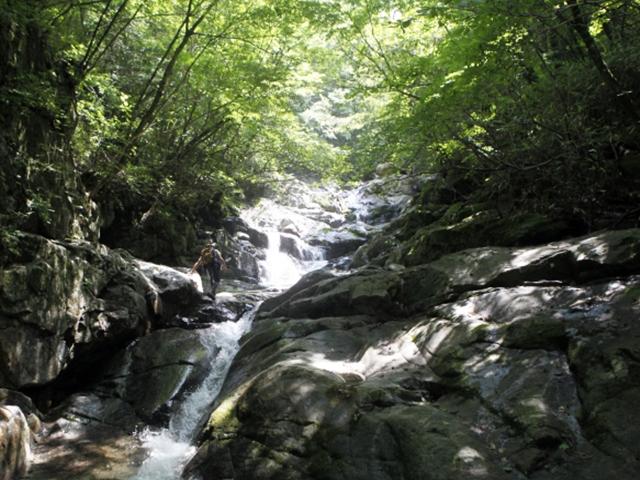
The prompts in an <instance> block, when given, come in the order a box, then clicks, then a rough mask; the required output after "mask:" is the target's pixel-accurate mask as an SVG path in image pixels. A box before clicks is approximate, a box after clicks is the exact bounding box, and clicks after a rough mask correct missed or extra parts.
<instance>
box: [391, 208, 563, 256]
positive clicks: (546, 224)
mask: <svg viewBox="0 0 640 480" xmlns="http://www.w3.org/2000/svg"><path fill="white" fill-rule="evenodd" d="M407 226H408V224H404V225H403V227H404V228H405V229H406V228H407ZM570 232H571V226H570V225H568V224H567V223H566V222H564V221H563V220H560V219H554V218H550V217H548V216H545V215H541V214H537V213H521V214H517V215H509V216H504V215H502V214H501V213H500V212H498V211H497V210H491V209H483V207H482V206H481V205H478V206H475V205H464V204H454V205H452V206H450V207H449V208H448V209H447V210H446V211H445V212H444V214H443V215H442V217H440V218H439V219H438V220H437V221H435V222H433V223H430V224H429V225H427V226H424V227H421V228H419V229H417V231H415V232H414V233H413V234H412V235H413V236H412V237H411V238H410V239H409V240H408V241H406V242H404V243H403V244H402V245H401V247H400V248H398V249H397V250H396V251H395V252H392V255H391V256H390V260H389V261H390V262H391V263H401V264H403V265H407V266H415V265H420V264H423V263H426V262H429V261H431V260H434V259H436V258H438V257H441V256H442V255H445V254H448V253H452V252H456V251H459V250H464V249H466V248H473V247H481V246H485V245H495V246H520V245H534V244H542V243H545V242H550V241H553V240H558V239H560V238H563V237H565V236H567V235H568V234H569V233H570ZM406 234H407V232H400V235H406Z"/></svg>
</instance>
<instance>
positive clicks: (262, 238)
mask: <svg viewBox="0 0 640 480" xmlns="http://www.w3.org/2000/svg"><path fill="white" fill-rule="evenodd" d="M247 232H248V233H249V240H250V241H251V243H252V244H253V245H255V246H256V247H258V248H268V247H269V236H268V235H267V234H266V233H264V232H261V231H260V230H256V229H255V228H251V227H249V228H247Z"/></svg>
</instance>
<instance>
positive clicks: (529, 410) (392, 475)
mask: <svg viewBox="0 0 640 480" xmlns="http://www.w3.org/2000/svg"><path fill="white" fill-rule="evenodd" d="M638 238H640V237H639V233H638V232H637V231H626V232H617V233H614V234H611V235H604V236H595V237H589V238H586V237H585V238H582V239H577V240H575V241H567V242H564V243H562V244H560V243H559V244H554V245H551V246H549V247H546V248H538V249H515V250H511V249H477V250H474V251H469V252H461V253H460V254H454V255H452V256H449V257H448V258H447V257H443V258H442V259H440V260H438V261H436V262H433V263H431V264H428V265H424V266H420V267H414V268H409V269H405V270H399V271H396V272H392V271H387V270H384V269H368V270H363V271H359V272H355V273H352V274H350V275H345V276H341V277H319V278H317V279H316V280H315V281H311V280H308V281H307V282H306V283H304V284H301V285H299V286H298V288H296V289H294V291H292V292H290V293H288V294H286V295H285V296H283V297H281V298H279V299H278V300H273V301H272V302H270V303H269V305H268V308H265V309H264V310H262V312H261V314H260V317H259V319H260V320H259V322H257V324H256V326H255V328H254V330H253V331H252V332H251V333H250V334H249V335H247V336H246V337H245V339H244V341H243V345H242V348H241V350H240V352H239V354H238V356H237V357H236V360H235V362H234V365H233V366H232V370H231V373H230V376H229V378H228V380H227V382H226V383H225V386H224V388H223V391H222V393H221V395H220V397H219V398H218V400H217V402H216V405H215V408H214V411H213V414H212V415H211V417H210V420H209V423H208V426H207V428H206V430H205V432H204V433H203V435H202V437H201V448H200V450H199V452H198V454H197V455H196V457H195V458H194V459H193V460H192V462H191V463H190V464H189V466H188V467H187V470H186V473H185V478H189V475H191V474H198V475H200V476H201V477H202V478H203V479H207V480H208V479H211V480H219V479H224V478H234V479H236V480H243V479H300V480H302V479H308V478H314V479H315V478H317V479H330V480H333V479H336V480H337V479H340V480H347V479H349V480H352V479H356V480H359V479H363V480H364V479H367V480H371V479H373V480H378V479H380V480H396V479H397V480H406V479H419V478H420V479H421V478H425V479H442V480H445V479H447V480H450V479H470V478H479V479H480V478H485V479H500V478H505V479H514V480H515V479H523V478H530V479H536V480H537V479H556V480H557V479H560V480H562V479H567V480H568V479H573V478H583V479H593V480H596V479H600V478H616V479H624V480H627V479H628V480H631V479H634V478H635V477H636V473H637V471H638V469H639V467H640V464H639V463H638V460H637V459H638V452H637V449H636V447H634V445H638V444H639V443H638V441H637V440H638V439H640V436H639V435H640V432H638V430H637V429H636V428H635V427H633V426H629V425H626V426H625V423H628V422H624V421H622V419H630V420H633V419H635V417H636V416H635V413H634V412H632V411H630V409H632V408H633V407H632V404H631V405H630V404H628V403H626V402H627V401H628V402H634V401H635V399H636V398H637V397H638V388H637V386H638V385H639V384H640V377H639V375H640V352H638V351H637V350H638V347H637V345H640V342H639V341H638V337H639V336H640V324H638V322H635V321H634V319H635V318H638V314H639V313H640V289H639V287H638V285H639V284H640V278H639V277H634V276H629V274H631V273H633V272H635V271H636V270H637V267H638V258H639V257H638V255H639V254H640V250H639V249H638V248H637V246H638V244H639V243H638ZM611 275H619V276H620V277H619V278H610V276H611ZM621 399H625V402H623V401H622V400H621Z"/></svg>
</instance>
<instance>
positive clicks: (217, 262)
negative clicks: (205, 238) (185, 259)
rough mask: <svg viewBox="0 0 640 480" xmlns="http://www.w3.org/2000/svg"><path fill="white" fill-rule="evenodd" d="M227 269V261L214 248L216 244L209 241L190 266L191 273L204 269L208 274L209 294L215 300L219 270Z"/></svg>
mask: <svg viewBox="0 0 640 480" xmlns="http://www.w3.org/2000/svg"><path fill="white" fill-rule="evenodd" d="M227 269H228V267H227V262H225V261H224V258H222V254H221V253H220V251H219V250H218V249H217V248H216V244H215V243H214V242H213V241H211V242H209V244H208V245H206V246H205V247H204V248H203V249H202V251H201V252H200V258H198V261H197V262H196V263H194V264H193V267H191V273H194V272H195V271H198V273H200V270H204V271H205V272H207V273H208V274H209V278H210V279H211V294H210V296H211V298H212V299H213V300H214V301H215V299H216V289H217V288H218V284H219V283H220V270H227Z"/></svg>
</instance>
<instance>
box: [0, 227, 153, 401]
mask: <svg viewBox="0 0 640 480" xmlns="http://www.w3.org/2000/svg"><path fill="white" fill-rule="evenodd" d="M17 238H18V239H19V245H18V246H17V247H16V249H15V251H16V252H20V253H19V254H18V253H15V254H11V252H9V253H10V256H9V258H8V260H7V261H6V262H5V264H4V266H3V268H2V270H1V273H0V313H1V314H0V329H2V336H0V356H1V357H2V358H4V359H5V364H4V367H3V368H2V369H1V371H0V385H3V386H8V387H10V388H19V387H22V386H25V385H42V384H45V383H48V382H50V381H52V380H53V379H55V378H56V377H57V376H58V375H59V374H60V373H61V372H62V371H63V370H64V369H66V368H68V367H69V366H70V365H78V366H81V365H82V362H83V361H84V360H85V359H87V358H91V357H92V355H94V353H95V352H100V351H104V350H105V349H109V348H116V346H117V345H121V344H122V343H124V342H126V341H128V340H131V339H133V338H135V337H136V336H138V335H139V334H140V333H142V332H143V331H144V330H146V329H148V328H149V325H150V318H149V313H148V311H147V305H146V301H145V297H144V295H145V293H146V291H147V282H146V281H145V279H144V278H143V276H142V275H141V274H140V273H138V272H137V271H136V268H135V266H134V265H133V263H132V262H131V261H130V260H129V259H128V258H126V257H124V256H122V255H120V254H119V253H116V252H113V251H110V250H108V249H107V248H106V247H95V246H93V245H90V244H88V243H83V242H56V241H52V240H47V239H44V238H43V237H38V236H35V235H28V234H21V235H19V236H18V237H17Z"/></svg>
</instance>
